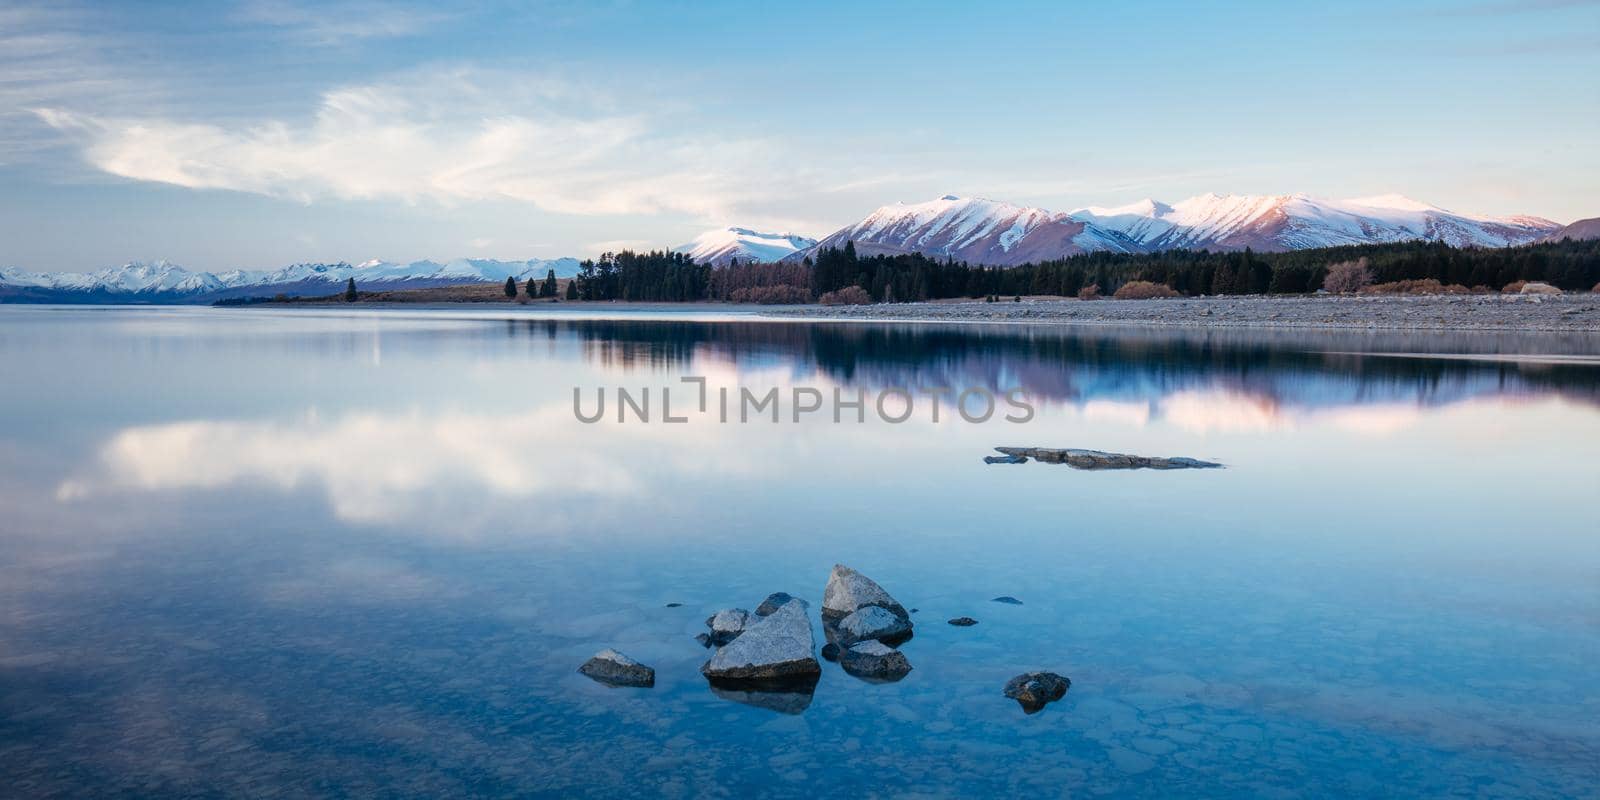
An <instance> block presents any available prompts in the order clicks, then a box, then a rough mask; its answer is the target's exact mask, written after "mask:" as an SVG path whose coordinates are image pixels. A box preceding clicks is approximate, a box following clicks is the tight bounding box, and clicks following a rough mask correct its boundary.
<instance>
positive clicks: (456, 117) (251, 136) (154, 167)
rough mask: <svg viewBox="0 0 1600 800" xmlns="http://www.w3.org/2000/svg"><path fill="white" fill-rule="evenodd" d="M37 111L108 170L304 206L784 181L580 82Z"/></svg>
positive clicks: (371, 89) (729, 194)
mask: <svg viewBox="0 0 1600 800" xmlns="http://www.w3.org/2000/svg"><path fill="white" fill-rule="evenodd" d="M35 113H36V114H37V115H38V117H39V118H40V119H42V120H44V121H45V122H46V123H48V124H49V125H50V126H51V127H53V128H55V129H56V130H58V131H61V132H62V133H64V134H66V135H68V136H70V137H72V138H73V139H74V140H75V141H76V142H77V143H78V144H79V145H80V147H81V150H82V154H83V157H84V159H85V160H87V161H88V163H90V164H91V165H93V166H95V167H96V168H98V169H100V170H103V171H105V172H107V173H110V174H112V175H117V176H121V177H124V178H130V179H133V180H139V181H152V182H157V183H166V184H171V185H174V186H183V187H187V188H192V189H229V190H234V191H241V192H252V193H256V194H263V195H269V196H276V197H286V198H293V199H297V200H300V201H302V202H314V201H316V200H318V199H321V198H327V197H332V198H340V199H393V198H399V199H403V200H406V201H410V202H416V201H420V200H431V201H436V202H440V203H445V204H453V203H457V202H463V201H478V200H513V201H518V202H525V203H529V204H532V205H535V206H537V207H539V208H541V209H544V210H546V211H552V212H557V213H566V214H657V213H668V212H671V213H682V214H688V215H693V216H696V217H701V218H705V219H723V218H727V217H730V216H732V215H733V214H734V210H735V209H736V208H737V207H739V205H740V204H741V203H744V202H747V201H750V200H753V199H755V198H758V197H762V196H765V195H767V194H769V193H770V192H772V191H774V189H773V188H772V187H775V186H777V185H779V184H780V183H781V180H780V178H781V176H780V174H779V172H780V170H779V169H778V164H779V159H778V158H777V157H776V154H775V153H774V152H773V149H772V148H771V146H769V145H768V144H766V143H764V142H761V141H753V140H728V139H720V138H716V137H712V136H682V135H671V134H667V133H663V132H662V131H660V130H658V129H657V126H655V125H653V124H652V120H651V119H650V118H649V117H648V116H647V115H644V114H637V113H622V112H618V111H615V110H613V104H612V103H609V102H607V101H606V100H605V98H603V97H600V96H598V95H596V94H594V93H592V92H589V91H587V90H585V89H584V88H583V87H580V86H572V85H567V84H563V83H561V82H558V81H550V80H543V79H539V78H538V77H537V76H526V75H504V74H492V73H487V72H481V71H474V70H467V69H461V70H455V71H445V72H443V73H439V72H436V71H433V70H429V71H426V72H418V73H413V74H411V75H407V76H403V77H400V78H397V79H395V80H392V81H390V82H387V83H380V84H372V85H361V86H349V87H344V88H340V89H335V90H332V91H329V92H326V93H324V94H323V95H322V97H321V99H320V102H319V103H318V105H317V107H316V109H315V112H314V114H312V116H311V118H310V119H309V120H308V121H305V122H302V123H293V122H288V121H284V120H276V119H273V120H262V121H259V122H256V123H254V124H250V125H245V126H231V127H230V126H223V125H218V124H211V123H206V122H190V121H185V120H179V119H166V118H147V117H140V116H120V117H106V116H100V115H97V114H92V113H82V112H77V111H71V110H67V109H62V108H39V109H36V111H35Z"/></svg>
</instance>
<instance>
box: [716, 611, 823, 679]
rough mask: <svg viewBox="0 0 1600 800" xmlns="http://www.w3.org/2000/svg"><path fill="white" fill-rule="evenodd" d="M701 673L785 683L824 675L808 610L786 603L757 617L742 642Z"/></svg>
mask: <svg viewBox="0 0 1600 800" xmlns="http://www.w3.org/2000/svg"><path fill="white" fill-rule="evenodd" d="M700 673H701V674H703V675H705V676H706V677H708V678H718V679H724V680H727V679H735V680H782V679H790V678H799V677H804V676H816V675H820V674H822V665H821V664H819V663H817V657H816V640H815V639H814V638H813V637H812V635H811V620H810V619H808V618H807V617H806V609H805V607H804V606H802V605H801V604H799V603H785V604H783V605H781V606H779V607H778V609H777V610H776V611H774V612H772V613H771V614H768V615H767V616H765V617H756V618H755V620H754V621H753V622H751V623H750V624H749V625H748V626H747V627H745V629H744V632H743V633H741V634H739V638H737V639H734V640H733V641H732V642H729V643H728V644H727V645H725V646H724V647H723V648H722V649H721V650H718V651H717V653H716V655H714V656H712V657H711V660H710V661H707V662H706V663H705V665H704V666H702V667H701V668H700Z"/></svg>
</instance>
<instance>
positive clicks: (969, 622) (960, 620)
mask: <svg viewBox="0 0 1600 800" xmlns="http://www.w3.org/2000/svg"><path fill="white" fill-rule="evenodd" d="M950 624H951V625H954V626H956V627H958V628H966V627H970V626H973V625H976V624H978V621H977V620H975V619H973V618H972V617H956V618H955V619H953V620H950Z"/></svg>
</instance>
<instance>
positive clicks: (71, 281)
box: [0, 258, 578, 302]
mask: <svg viewBox="0 0 1600 800" xmlns="http://www.w3.org/2000/svg"><path fill="white" fill-rule="evenodd" d="M552 269H553V270H555V272H556V277H559V278H570V277H572V276H574V275H576V274H578V260H577V259H575V258H553V259H530V260H528V261H496V260H491V259H470V258H460V259H456V260H454V261H449V262H445V263H439V262H437V261H413V262H410V263H406V264H400V263H393V262H388V261H380V260H372V261H367V262H364V263H362V264H357V265H351V264H349V263H346V262H342V261H341V262H338V263H335V264H322V263H308V264H291V265H289V266H287V267H283V268H281V269H275V270H229V271H226V272H219V273H211V272H197V271H191V270H187V269H184V268H183V267H180V266H178V265H176V264H171V263H168V262H166V261H157V262H154V263H142V262H137V261H135V262H130V263H128V264H124V265H122V266H120V267H108V268H106V269H102V270H97V271H95V272H28V271H26V270H22V269H17V268H14V267H9V268H0V299H8V298H9V299H22V300H40V301H50V300H65V301H71V300H91V301H95V300H97V301H103V302H118V301H140V302H185V301H193V302H200V301H211V300H217V299H221V298H224V297H241V296H248V295H265V294H278V293H280V292H281V293H287V294H330V293H332V292H335V291H337V290H338V289H339V288H340V287H341V286H342V285H343V284H344V283H345V281H347V280H349V279H350V278H354V279H355V281H356V284H357V285H358V286H360V287H361V288H363V289H397V288H422V287H427V286H443V285H447V284H458V283H477V282H493V283H500V282H503V281H504V280H505V279H506V278H515V279H517V281H519V282H521V281H525V280H527V279H528V278H543V277H545V276H546V275H547V274H548V273H549V271H550V270H552Z"/></svg>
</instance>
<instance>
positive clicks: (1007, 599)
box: [989, 594, 1022, 606]
mask: <svg viewBox="0 0 1600 800" xmlns="http://www.w3.org/2000/svg"><path fill="white" fill-rule="evenodd" d="M989 602H991V603H1005V604H1006V605H1008V606H1020V605H1022V601H1021V600H1018V599H1017V598H1015V597H1012V596H1011V595H1009V594H1003V595H1000V596H999V597H996V598H995V599H993V600H990V601H989Z"/></svg>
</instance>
